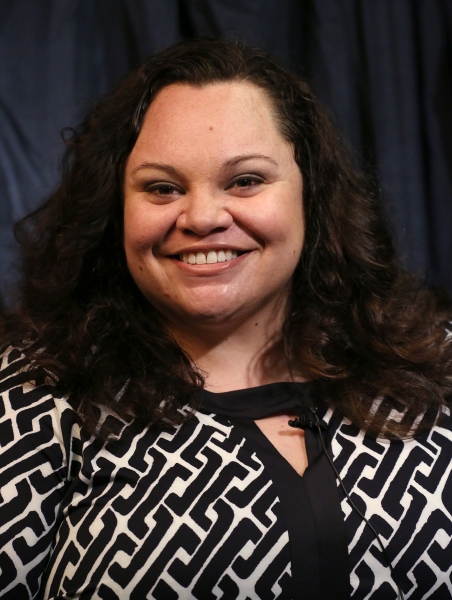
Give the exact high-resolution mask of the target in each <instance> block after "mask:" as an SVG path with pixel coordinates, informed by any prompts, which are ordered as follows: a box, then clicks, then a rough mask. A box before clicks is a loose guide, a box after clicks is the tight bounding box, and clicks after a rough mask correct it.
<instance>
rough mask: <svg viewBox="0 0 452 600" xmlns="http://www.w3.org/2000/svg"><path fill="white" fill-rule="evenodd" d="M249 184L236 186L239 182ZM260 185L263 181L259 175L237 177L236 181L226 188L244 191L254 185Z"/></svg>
mask: <svg viewBox="0 0 452 600" xmlns="http://www.w3.org/2000/svg"><path fill="white" fill-rule="evenodd" d="M244 181H245V182H249V185H237V184H238V183H240V182H244ZM261 183H264V180H263V178H262V177H260V176H259V175H241V176H240V177H237V179H235V180H234V181H233V182H232V183H231V184H230V185H229V186H228V187H230V188H232V187H237V188H239V189H240V188H242V189H246V188H248V189H249V188H252V187H254V186H255V185H259V184H261Z"/></svg>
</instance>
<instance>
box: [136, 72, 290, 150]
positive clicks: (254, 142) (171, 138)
mask: <svg viewBox="0 0 452 600" xmlns="http://www.w3.org/2000/svg"><path fill="white" fill-rule="evenodd" d="M279 145H284V146H287V145H288V142H286V140H285V139H284V138H283V137H282V135H281V133H280V131H279V128H278V125H277V121H276V119H275V117H274V110H273V106H272V104H271V101H270V100H269V98H268V96H267V94H266V92H265V91H264V90H262V89H261V88H259V87H257V86H255V85H254V84H252V83H248V82H227V83H215V84H210V85H207V86H203V87H195V86H191V85H185V84H183V85H182V84H173V85H169V86H167V87H165V88H163V89H162V90H161V91H160V92H159V93H158V94H157V96H156V97H155V99H154V101H153V102H152V103H151V105H150V107H149V108H148V110H147V112H146V114H145V117H144V120H143V125H142V128H141V131H140V134H139V136H138V139H137V142H136V145H135V148H134V149H133V151H132V155H131V157H130V158H131V159H132V160H133V159H134V158H135V157H137V155H142V154H144V153H153V154H155V153H157V154H159V155H161V154H164V153H167V152H171V153H172V154H174V155H176V156H177V155H178V154H181V157H183V155H184V154H186V152H187V148H190V152H191V153H193V152H195V151H198V152H199V151H201V152H203V151H204V152H210V151H212V150H213V149H214V148H216V149H219V151H220V152H222V153H223V154H231V153H234V154H236V153H238V152H239V153H246V152H252V151H257V147H258V146H261V151H262V150H263V148H264V147H266V148H267V150H268V151H270V150H271V149H273V151H277V148H278V146H279ZM143 158H144V157H143ZM161 158H162V159H163V158H164V157H163V156H162V157H161Z"/></svg>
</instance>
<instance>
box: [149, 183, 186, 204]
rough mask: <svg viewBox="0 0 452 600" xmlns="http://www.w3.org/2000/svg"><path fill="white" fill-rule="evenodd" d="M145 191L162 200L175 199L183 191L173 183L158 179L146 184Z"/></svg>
mask: <svg viewBox="0 0 452 600" xmlns="http://www.w3.org/2000/svg"><path fill="white" fill-rule="evenodd" d="M145 191H146V192H147V193H148V194H152V195H153V196H154V197H155V198H157V199H161V200H175V199H176V198H177V197H179V196H181V195H182V194H183V191H182V190H181V189H180V188H178V187H177V186H175V185H174V184H172V183H166V182H162V181H158V182H155V183H151V184H149V185H147V186H146V188H145Z"/></svg>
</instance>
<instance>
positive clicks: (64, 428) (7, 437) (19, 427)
mask: <svg viewBox="0 0 452 600" xmlns="http://www.w3.org/2000/svg"><path fill="white" fill-rule="evenodd" d="M76 422H77V416H76V414H75V411H74V410H73V409H72V407H71V406H70V404H69V402H68V400H67V398H65V397H62V396H60V395H59V394H58V392H57V390H56V387H55V382H54V381H53V380H52V378H51V377H49V375H48V374H47V373H46V372H45V371H44V370H43V369H41V368H34V367H33V365H30V364H29V362H28V361H27V359H26V358H25V356H24V353H23V351H22V350H21V349H20V348H17V347H8V348H6V349H3V351H2V352H1V353H0V451H1V452H2V454H4V453H5V452H6V453H7V452H8V449H10V448H11V449H12V448H13V447H14V446H15V447H16V448H17V445H18V444H19V447H20V452H22V451H24V450H25V446H27V447H28V446H30V448H35V450H37V449H38V448H39V447H41V446H42V445H43V444H44V445H48V444H50V445H52V443H53V444H56V445H58V446H60V447H61V449H62V450H63V451H64V449H65V447H66V446H67V445H68V443H69V440H68V439H67V438H68V437H71V436H72V435H73V434H74V429H76V428H77V425H76ZM16 451H17V450H16Z"/></svg>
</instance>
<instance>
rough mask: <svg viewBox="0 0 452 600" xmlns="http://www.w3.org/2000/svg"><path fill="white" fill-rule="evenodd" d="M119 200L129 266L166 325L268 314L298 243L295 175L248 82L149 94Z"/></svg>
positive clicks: (282, 298)
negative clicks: (167, 322)
mask: <svg viewBox="0 0 452 600" xmlns="http://www.w3.org/2000/svg"><path fill="white" fill-rule="evenodd" d="M124 197H125V206H124V246H125V251H126V256H127V263H128V266H129V269H130V272H131V274H132V277H133V278H134V280H135V282H136V283H137V285H138V287H139V288H140V290H141V291H142V293H143V294H144V296H145V297H146V298H147V299H148V300H149V302H150V303H151V304H153V305H154V306H155V307H156V308H157V309H158V310H159V311H160V312H161V313H163V314H164V315H165V316H166V317H167V318H168V319H169V321H170V323H171V325H172V327H175V328H176V330H177V329H178V328H180V329H181V330H182V329H183V328H186V327H187V326H190V327H206V326H209V325H212V326H214V325H228V326H231V327H235V326H236V325H239V324H241V323H243V322H245V321H246V320H251V319H252V320H255V321H256V322H257V321H258V320H259V319H260V318H267V319H272V318H275V319H276V318H278V317H280V315H281V306H285V303H286V299H287V296H288V292H289V289H290V283H291V279H292V275H293V272H294V269H295V267H296V265H297V263H298V260H299V258H300V253H301V250H302V246H303V235H304V223H303V210H302V177H301V174H300V171H299V169H298V166H297V164H296V162H295V160H294V156H293V148H292V146H291V144H290V143H288V142H287V141H286V140H284V138H283V137H282V136H281V134H280V132H279V131H278V128H277V125H276V121H275V118H274V116H273V115H272V111H271V105H270V102H269V100H268V98H267V96H266V94H265V92H263V91H262V90H261V89H260V88H258V87H256V86H254V85H253V84H250V83H242V82H240V83H238V82H233V83H219V84H212V85H208V86H206V87H202V88H197V87H192V86H190V85H170V86H168V87H166V88H164V89H163V90H162V91H160V92H159V93H158V95H157V96H156V98H155V99H154V101H153V102H152V104H151V106H150V107H149V109H148V111H147V113H146V115H145V118H144V122H143V127H142V129H141V132H140V134H139V136H138V139H137V142H136V144H135V147H134V148H133V150H132V152H131V154H130V156H129V159H128V162H127V165H126V169H125V181H124ZM250 322H251V321H250Z"/></svg>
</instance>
